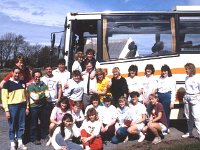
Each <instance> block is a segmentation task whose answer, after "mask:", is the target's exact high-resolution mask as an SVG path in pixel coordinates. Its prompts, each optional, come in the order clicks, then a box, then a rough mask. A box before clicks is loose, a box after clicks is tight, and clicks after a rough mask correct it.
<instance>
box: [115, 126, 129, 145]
mask: <svg viewBox="0 0 200 150" xmlns="http://www.w3.org/2000/svg"><path fill="white" fill-rule="evenodd" d="M127 129H128V127H120V128H119V129H118V130H117V132H116V135H114V136H113V137H112V143H113V144H118V143H119V142H123V141H124V140H125V139H126V137H127V136H128V132H127Z"/></svg>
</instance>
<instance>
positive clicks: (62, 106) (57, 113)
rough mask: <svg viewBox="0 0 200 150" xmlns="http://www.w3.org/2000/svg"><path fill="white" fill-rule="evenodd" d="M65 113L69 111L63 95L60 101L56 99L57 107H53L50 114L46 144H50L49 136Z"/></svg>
mask: <svg viewBox="0 0 200 150" xmlns="http://www.w3.org/2000/svg"><path fill="white" fill-rule="evenodd" d="M66 113H70V109H69V102H68V100H67V99H66V98H65V97H61V99H60V101H58V104H57V107H54V108H53V110H52V112H51V116H50V121H51V123H50V125H49V135H50V138H49V141H48V142H47V143H46V146H49V145H50V144H51V136H52V135H53V132H54V130H55V128H56V127H57V126H58V125H59V124H60V123H61V122H62V118H63V116H64V115H65V114H66Z"/></svg>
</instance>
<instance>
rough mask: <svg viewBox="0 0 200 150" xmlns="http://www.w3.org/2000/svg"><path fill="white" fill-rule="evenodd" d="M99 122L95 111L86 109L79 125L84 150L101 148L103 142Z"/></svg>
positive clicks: (99, 149)
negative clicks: (81, 123)
mask: <svg viewBox="0 0 200 150" xmlns="http://www.w3.org/2000/svg"><path fill="white" fill-rule="evenodd" d="M100 129H101V123H100V121H99V120H98V115H97V111H96V110H95V109H94V108H90V109H88V111H87V116H86V120H85V121H84V122H83V125H82V126H81V141H82V143H83V146H84V147H85V150H89V149H91V150H102V149H103V142H102V139H101V136H100Z"/></svg>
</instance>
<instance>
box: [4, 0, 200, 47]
mask: <svg viewBox="0 0 200 150" xmlns="http://www.w3.org/2000/svg"><path fill="white" fill-rule="evenodd" d="M177 5H200V1H199V0H165V1H162V0H151V1H150V0H0V37H1V36H2V35H4V34H6V33H10V32H12V33H15V34H17V35H19V34H20V35H22V36H24V37H25V40H26V41H28V42H30V43H31V44H43V45H50V35H51V32H56V31H63V27H64V22H65V18H66V15H67V13H68V12H99V11H154V10H155V11H156V10H163V11H165V10H172V8H174V7H175V6H177Z"/></svg>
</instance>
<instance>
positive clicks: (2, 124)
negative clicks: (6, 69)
mask: <svg viewBox="0 0 200 150" xmlns="http://www.w3.org/2000/svg"><path fill="white" fill-rule="evenodd" d="M171 124H172V127H170V134H168V135H166V136H165V138H164V139H163V141H170V140H176V139H181V135H182V134H183V133H184V132H185V131H186V122H185V121H172V122H171ZM194 135H196V129H195V131H194ZM46 142H47V140H41V143H42V144H41V145H34V144H33V143H31V142H29V143H27V144H26V146H27V147H28V150H53V147H52V146H45V145H46ZM133 144H134V145H137V140H131V141H128V142H127V143H120V144H117V145H114V144H111V143H107V144H104V150H112V149H117V150H120V149H121V150H122V149H123V147H125V145H126V146H127V145H130V146H131V145H133ZM9 149H10V142H9V137H8V123H7V120H6V118H5V114H4V112H3V111H2V110H0V150H9ZM143 149H144V148H141V150H143Z"/></svg>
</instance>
